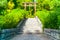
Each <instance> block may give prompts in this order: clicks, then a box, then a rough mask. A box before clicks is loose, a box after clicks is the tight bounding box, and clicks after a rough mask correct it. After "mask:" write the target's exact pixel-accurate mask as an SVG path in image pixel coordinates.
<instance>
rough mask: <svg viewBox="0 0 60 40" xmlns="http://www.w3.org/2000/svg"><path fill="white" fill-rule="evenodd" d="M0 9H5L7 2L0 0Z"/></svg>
mask: <svg viewBox="0 0 60 40" xmlns="http://www.w3.org/2000/svg"><path fill="white" fill-rule="evenodd" d="M0 7H1V8H6V7H7V0H0Z"/></svg>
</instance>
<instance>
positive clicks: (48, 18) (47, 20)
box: [36, 11, 59, 29]
mask: <svg viewBox="0 0 60 40" xmlns="http://www.w3.org/2000/svg"><path fill="white" fill-rule="evenodd" d="M36 14H37V16H38V17H39V19H40V20H41V21H42V23H43V25H44V27H45V28H51V29H59V27H58V24H57V22H58V18H57V14H56V13H54V12H53V11H38V12H37V13H36Z"/></svg>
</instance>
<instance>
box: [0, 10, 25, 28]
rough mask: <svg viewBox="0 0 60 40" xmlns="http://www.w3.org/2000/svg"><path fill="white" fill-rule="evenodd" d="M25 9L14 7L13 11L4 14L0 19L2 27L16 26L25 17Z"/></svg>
mask: <svg viewBox="0 0 60 40" xmlns="http://www.w3.org/2000/svg"><path fill="white" fill-rule="evenodd" d="M22 11H24V10H21V9H14V10H12V11H11V13H9V14H7V15H5V16H2V18H1V20H0V27H1V28H2V29H6V28H15V27H16V26H17V24H18V23H19V22H20V21H21V20H22V19H24V15H25V12H22Z"/></svg>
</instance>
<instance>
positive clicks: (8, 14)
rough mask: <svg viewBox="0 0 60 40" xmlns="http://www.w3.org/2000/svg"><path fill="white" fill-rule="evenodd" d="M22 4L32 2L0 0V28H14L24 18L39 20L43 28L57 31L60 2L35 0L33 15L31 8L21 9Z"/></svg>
mask: <svg viewBox="0 0 60 40" xmlns="http://www.w3.org/2000/svg"><path fill="white" fill-rule="evenodd" d="M22 2H34V0H0V28H2V29H7V28H15V27H16V25H17V24H18V23H19V22H20V21H21V20H22V19H24V18H29V17H35V15H36V16H38V18H39V19H40V20H41V22H42V24H43V25H44V28H52V29H59V26H60V0H36V1H35V2H38V4H37V12H36V14H33V9H32V8H33V7H30V8H29V7H27V11H25V10H24V9H23V6H22Z"/></svg>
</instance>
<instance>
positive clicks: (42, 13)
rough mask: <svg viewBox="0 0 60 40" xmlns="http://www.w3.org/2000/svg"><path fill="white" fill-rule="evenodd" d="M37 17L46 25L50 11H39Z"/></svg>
mask: <svg viewBox="0 0 60 40" xmlns="http://www.w3.org/2000/svg"><path fill="white" fill-rule="evenodd" d="M36 15H37V16H38V17H39V19H40V20H41V21H42V23H44V21H45V19H46V18H47V16H48V15H49V11H46V10H43V11H37V12H36Z"/></svg>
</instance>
